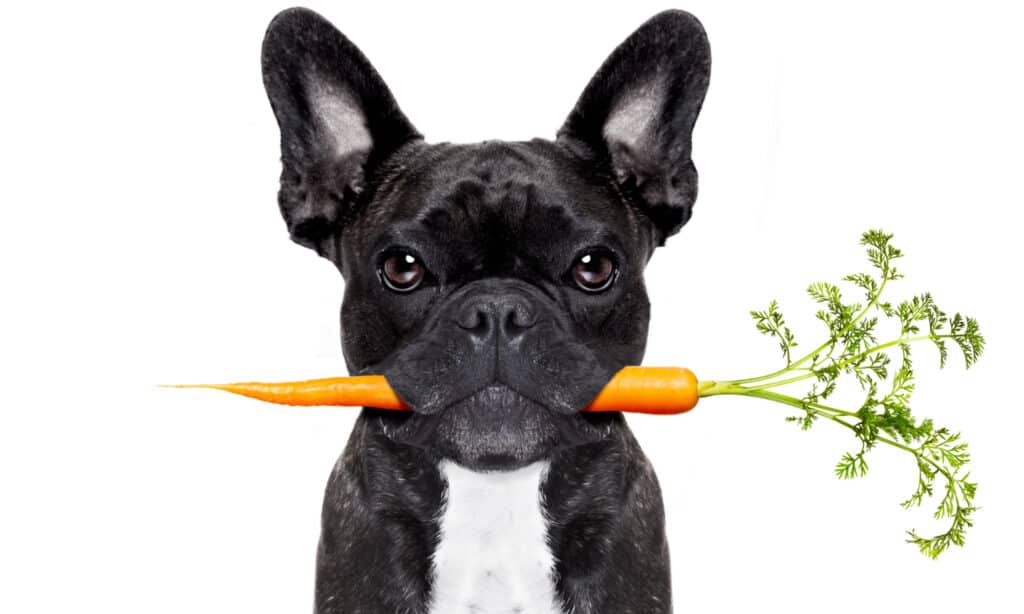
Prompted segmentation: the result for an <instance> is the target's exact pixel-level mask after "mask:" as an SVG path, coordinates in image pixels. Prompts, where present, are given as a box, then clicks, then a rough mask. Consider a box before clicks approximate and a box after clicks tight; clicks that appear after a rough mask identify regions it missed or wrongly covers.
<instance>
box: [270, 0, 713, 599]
mask: <svg viewBox="0 0 1024 614" xmlns="http://www.w3.org/2000/svg"><path fill="white" fill-rule="evenodd" d="M709 69H710V52H709V49H708V43H707V38H706V36H705V33H704V30H703V28H702V27H701V25H700V23H699V22H698V21H697V20H696V19H695V18H694V17H693V16H691V15H689V14H688V13H684V12H681V11H668V12H664V13H661V14H659V15H657V16H655V17H654V18H652V19H651V20H649V21H648V22H647V23H645V24H643V25H642V26H641V27H640V28H639V29H638V30H637V31H636V32H635V33H634V34H633V35H631V36H630V37H629V38H628V39H627V40H626V41H625V42H624V43H622V45H620V46H619V47H618V48H617V49H616V50H615V52H614V53H613V54H612V55H611V57H609V58H608V60H607V61H606V62H605V63H604V65H603V66H601V68H600V70H599V71H598V73H597V74H596V75H595V76H594V78H593V79H592V81H591V82H590V84H589V85H588V86H587V88H586V90H585V91H584V92H583V95H582V97H581V98H580V100H579V102H578V103H577V105H576V107H575V109H573V110H572V113H571V114H570V115H569V117H568V119H567V120H566V122H565V124H564V125H563V126H562V128H561V129H560V130H559V132H558V136H557V138H556V139H555V140H554V141H549V140H544V139H534V140H531V141H528V142H499V141H487V142H483V143H479V144H473V145H452V144H446V143H442V144H437V145H430V144H427V143H425V142H424V141H423V138H422V137H421V136H420V135H419V134H418V133H417V132H416V130H415V128H413V126H412V124H411V123H410V122H409V120H407V119H406V117H405V115H403V114H402V112H401V111H400V110H399V108H398V106H397V105H396V103H395V101H394V99H393V98H392V96H391V93H390V92H389V91H388V89H387V87H386V86H385V85H384V83H383V81H382V80H381V78H380V77H379V76H378V74H377V73H376V71H374V69H373V68H372V67H371V65H370V64H369V62H368V61H367V60H366V58H365V57H364V56H363V55H362V54H361V53H360V52H359V50H358V49H357V48H356V47H355V46H354V45H353V44H352V43H351V42H349V41H348V40H347V39H346V38H345V37H344V36H343V35H342V34H341V33H340V32H338V31H337V30H336V29H335V28H334V27H333V26H331V24H329V23H328V22H327V21H325V20H324V19H323V18H322V17H320V16H319V15H317V14H315V13H313V12H311V11H308V10H305V9H292V10H288V11H285V12H283V13H281V14H280V15H278V16H277V17H276V18H275V19H274V20H273V22H272V23H271V24H270V27H269V29H268V31H267V34H266V39H265V41H264V45H263V76H264V83H265V85H266V89H267V94H268V95H269V97H270V102H271V105H272V107H273V110H274V113H275V115H276V117H277V121H278V125H279V126H280V129H281V152H282V154H281V158H282V163H283V167H284V168H283V172H282V175H281V190H280V194H279V204H280V209H281V213H282V214H283V215H284V218H285V221H286V222H287V224H288V229H289V231H290V234H291V237H292V239H294V240H295V241H296V242H298V243H300V244H302V245H304V246H307V247H310V248H312V249H314V250H316V252H317V253H318V254H320V255H321V256H323V257H325V258H328V259H329V260H331V261H332V262H333V263H334V264H335V265H337V267H338V269H339V271H340V272H341V274H342V275H343V276H344V279H345V298H344V302H343V303H342V307H341V324H342V331H343V334H342V345H343V348H344V354H345V360H346V363H347V365H348V368H349V371H350V372H351V373H380V374H384V375H386V376H387V378H388V380H389V382H390V383H391V384H392V386H393V387H394V388H395V390H396V391H397V393H398V394H399V396H400V397H401V398H402V399H404V400H405V401H406V402H407V403H408V404H409V405H411V406H412V407H413V408H414V409H415V411H414V412H394V411H384V410H376V409H372V408H364V409H363V411H362V413H361V414H360V416H359V419H358V421H357V422H356V425H355V428H354V430H353V432H352V434H351V437H350V439H349V441H348V445H347V447H346V448H345V451H344V453H343V454H342V455H341V458H340V459H339V460H338V463H337V465H336V466H335V468H334V471H333V473H332V474H331V478H330V481H329V483H328V485H327V492H326V498H325V502H324V509H323V527H322V534H321V540H320V545H319V551H318V560H317V565H318V569H317V582H316V611H317V612H319V613H321V614H326V613H343V614H357V613H363V614H368V613H374V614H376V613H381V614H385V613H386V614H395V613H402V614H428V613H430V614H463V613H470V612H479V613H481V614H493V613H502V614H504V613H512V612H520V613H523V614H553V613H556V612H557V613H569V612H571V613H572V614H592V613H601V614H626V613H637V614H653V613H658V612H670V611H671V609H672V606H671V599H670V572H669V557H668V547H667V543H666V539H665V533H664V512H663V508H662V502H661V494H660V491H659V488H658V482H657V479H656V477H655V475H654V471H653V470H652V469H651V466H650V464H649V463H648V461H647V459H646V458H645V456H644V454H643V453H642V452H641V450H640V447H639V446H638V444H637V442H636V440H635V439H634V438H633V435H632V434H631V432H630V430H629V428H628V426H627V425H626V423H625V421H624V420H623V417H622V415H621V414H619V413H608V414H589V413H580V412H579V410H580V409H581V408H582V407H584V406H585V405H586V404H587V403H588V402H589V401H590V400H591V399H592V398H593V397H594V396H595V395H596V393H597V392H598V391H599V390H600V389H601V387H602V386H603V385H604V384H605V383H606V382H607V381H608V380H609V378H610V377H611V376H612V375H613V374H614V373H615V372H616V371H618V370H619V369H620V368H622V367H623V366H626V365H634V364H639V363H640V361H641V358H642V357H643V352H644V345H645V343H646V336H647V322H648V314H649V304H648V300H647V294H646V291H645V288H644V280H643V270H644V267H645V265H646V263H647V261H648V259H649V258H650V257H651V254H652V252H653V251H654V249H655V247H657V246H659V245H662V244H663V243H664V241H665V240H666V239H667V238H668V237H669V236H670V235H673V234H674V233H676V232H677V231H678V230H679V228H680V227H681V226H682V225H683V224H685V223H686V221H687V220H688V219H689V218H690V213H691V209H692V207H693V204H694V199H695V198H696V194H697V172H696V170H695V168H694V165H693V163H692V162H691V160H690V142H691V131H692V129H693V125H694V122H695V120H696V118H697V114H698V112H699V111H700V107H701V104H702V102H703V100H704V94H705V91H706V89H707V85H708V76H709Z"/></svg>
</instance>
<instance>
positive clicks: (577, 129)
mask: <svg viewBox="0 0 1024 614" xmlns="http://www.w3.org/2000/svg"><path fill="white" fill-rule="evenodd" d="M710 71H711V51H710V48H709V46H708V39H707V35H706V34H705V32H704V28H703V26H701V24H700V22H699V21H697V18H696V17H694V16H693V15H691V14H689V13H686V12H684V11H675V10H673V11H665V12H663V13H659V14H658V15H655V16H654V17H652V18H651V19H649V20H648V21H647V22H646V23H644V24H643V25H642V26H640V27H639V28H638V29H637V30H636V32H634V33H633V34H632V35H630V36H629V38H627V39H626V40H625V41H624V42H623V43H622V44H621V45H619V46H618V47H617V48H616V49H615V51H613V52H612V54H611V56H609V57H608V59H607V60H605V62H604V64H603V65H601V68H600V69H599V70H598V71H597V74H596V75H594V77H593V78H592V79H591V80H590V83H589V84H588V85H587V87H586V89H585V90H584V91H583V94H582V96H580V99H579V101H578V102H577V103H576V107H575V108H574V109H573V110H572V113H570V114H569V117H568V119H566V121H565V124H564V125H563V126H562V128H561V129H560V130H559V132H558V138H559V140H563V141H565V140H574V141H577V142H582V143H584V144H585V145H586V146H587V147H589V148H590V149H591V151H593V152H594V153H596V154H597V155H598V156H599V157H600V158H602V159H603V160H605V161H607V163H608V164H609V165H610V167H611V169H610V170H611V171H612V172H613V174H614V178H615V181H616V182H617V183H618V184H619V186H620V188H621V189H622V193H623V194H624V195H625V197H626V198H627V199H628V200H630V201H631V202H633V203H634V204H635V205H636V206H637V207H638V208H639V209H640V210H641V211H642V212H643V213H645V214H646V215H647V217H648V218H649V219H650V220H651V222H652V223H653V225H654V228H655V232H656V237H657V243H658V244H659V245H663V244H664V242H665V239H667V238H668V237H669V236H671V235H673V234H675V233H676V232H677V231H678V230H679V229H680V228H681V227H682V226H683V224H685V223H686V222H687V220H689V219H690V214H691V212H692V209H693V203H694V201H695V200H696V198H697V169H696V168H695V167H694V165H693V161H692V160H691V159H690V144H691V134H692V132H693V125H694V122H695V121H696V120H697V114H698V113H699V112H700V108H701V105H702V104H703V102H704V94H705V93H706V92H707V88H708V79H709V77H710Z"/></svg>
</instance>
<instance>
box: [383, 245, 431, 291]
mask: <svg viewBox="0 0 1024 614" xmlns="http://www.w3.org/2000/svg"><path fill="white" fill-rule="evenodd" d="M426 273H427V269H426V267H424V266H423V263H422V262H420V260H419V258H417V257H416V256H414V255H412V254H410V253H408V252H400V253H396V254H391V255H390V256H388V257H387V258H386V259H385V260H384V262H383V263H382V264H381V265H380V267H379V268H378V269H377V274H378V275H379V276H380V281H381V283H383V284H384V285H385V286H386V287H387V288H388V289H389V290H394V291H395V292H411V291H413V290H415V289H416V288H417V287H418V286H419V285H420V283H421V282H422V281H423V277H424V276H425V275H426Z"/></svg>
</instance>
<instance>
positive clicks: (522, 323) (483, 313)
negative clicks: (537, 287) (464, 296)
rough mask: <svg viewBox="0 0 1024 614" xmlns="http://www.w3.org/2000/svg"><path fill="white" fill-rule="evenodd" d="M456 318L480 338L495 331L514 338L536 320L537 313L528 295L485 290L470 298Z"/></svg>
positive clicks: (496, 333) (531, 325) (502, 337)
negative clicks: (482, 293) (495, 292)
mask: <svg viewBox="0 0 1024 614" xmlns="http://www.w3.org/2000/svg"><path fill="white" fill-rule="evenodd" d="M455 321H456V323H458V325H459V327H460V328H462V329H463V330H466V331H468V332H469V333H470V334H471V335H472V336H473V337H475V338H476V339H479V340H481V341H484V340H487V339H489V338H490V337H491V336H492V335H497V336H498V337H499V338H501V339H504V340H505V341H514V340H516V339H517V338H518V337H520V336H521V335H522V334H523V332H525V331H526V330H528V329H530V328H531V327H533V325H534V324H536V323H537V314H536V310H535V309H534V308H533V307H532V306H531V305H530V301H529V300H528V299H527V298H526V297H523V296H518V295H515V294H500V295H495V294H484V295H480V296H476V297H473V298H472V299H470V300H469V301H467V302H466V303H465V304H464V305H463V306H462V307H461V308H460V309H459V312H458V317H457V318H456V320H455Z"/></svg>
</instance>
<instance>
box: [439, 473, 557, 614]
mask: <svg viewBox="0 0 1024 614" xmlns="http://www.w3.org/2000/svg"><path fill="white" fill-rule="evenodd" d="M547 469H548V463H546V462H540V463H534V464H532V465H529V466H527V467H523V468H522V469H517V470H515V471H503V472H487V473H482V472H476V471H470V470H469V469H465V468H463V467H460V466H458V465H456V464H454V463H451V462H449V461H443V462H442V463H441V465H440V470H441V474H442V475H443V476H444V477H445V479H447V481H448V495H447V504H446V506H445V508H444V512H443V516H442V517H441V541H440V544H439V545H438V548H437V551H436V552H435V553H434V558H433V571H434V581H433V585H432V589H431V590H432V595H433V598H432V603H431V608H430V612H431V614H563V612H562V610H561V608H560V607H559V606H558V605H557V603H558V600H557V598H556V597H555V585H554V581H553V573H554V572H553V558H552V556H551V550H550V549H549V548H548V545H547V541H546V538H547V521H546V520H545V519H544V515H543V511H542V502H541V494H540V486H541V484H542V482H543V480H544V478H545V476H546V474H547Z"/></svg>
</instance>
